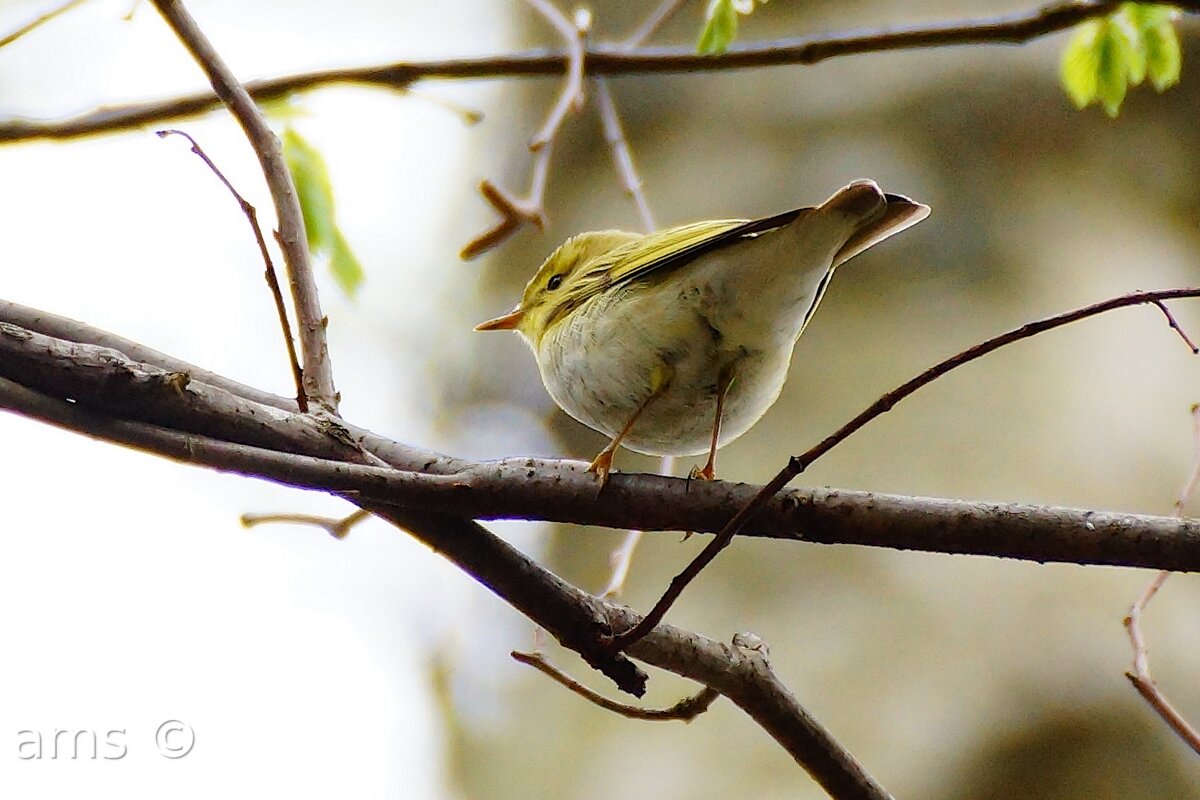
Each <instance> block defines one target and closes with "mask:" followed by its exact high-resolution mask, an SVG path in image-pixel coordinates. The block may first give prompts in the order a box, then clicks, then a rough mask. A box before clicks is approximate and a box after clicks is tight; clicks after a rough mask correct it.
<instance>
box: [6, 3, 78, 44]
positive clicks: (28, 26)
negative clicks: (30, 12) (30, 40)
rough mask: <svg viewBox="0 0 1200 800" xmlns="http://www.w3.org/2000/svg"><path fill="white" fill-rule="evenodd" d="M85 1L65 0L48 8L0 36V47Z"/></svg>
mask: <svg viewBox="0 0 1200 800" xmlns="http://www.w3.org/2000/svg"><path fill="white" fill-rule="evenodd" d="M85 2H87V0H67V2H65V3H60V4H59V5H57V6H56V7H54V8H52V9H50V10H49V11H47V12H45V13H44V14H42V15H40V16H38V17H36V18H34V19H31V20H30V21H29V22H26V23H25V24H24V25H22V26H21V27H19V28H17V29H16V30H15V31H13V32H12V33H9V34H7V35H5V36H0V47H4V46H5V45H8V44H12V43H13V42H15V41H16V40H17V39H20V38H21V37H22V36H24V35H25V34H27V33H29V32H30V31H33V30H36V29H37V28H39V27H41V26H42V25H44V24H45V23H47V22H49V21H50V20H52V19H54V18H55V17H57V16H58V15H59V14H63V13H65V12H67V11H70V10H71V9H72V8H74V7H75V6H81V5H83V4H84V3H85Z"/></svg>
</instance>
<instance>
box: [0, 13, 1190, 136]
mask: <svg viewBox="0 0 1200 800" xmlns="http://www.w3.org/2000/svg"><path fill="white" fill-rule="evenodd" d="M1119 5H1120V2H1117V1H1116V0H1104V1H1101V0H1097V1H1096V2H1071V1H1070V0H1065V1H1064V2H1055V3H1051V4H1049V5H1046V6H1043V7H1041V8H1037V9H1034V10H1031V11H1028V12H1022V13H1018V14H1008V15H1003V16H995V17H984V18H980V19H975V20H965V21H964V20H955V21H949V22H939V23H932V24H928V25H910V26H903V27H887V28H877V29H872V30H857V31H839V32H835V33H827V34H816V35H813V36H802V37H796V38H789V39H778V40H774V41H767V42H745V43H741V44H735V45H733V46H732V47H731V48H730V49H729V50H728V51H727V52H725V53H723V54H721V55H713V56H702V55H697V54H696V53H695V52H694V50H693V49H692V48H691V47H686V46H685V47H639V48H634V49H629V48H627V47H626V46H625V45H624V44H623V43H615V44H593V45H590V46H589V47H588V49H587V50H586V51H585V53H584V62H583V68H584V73H585V74H587V75H591V76H604V75H640V74H649V73H669V72H713V71H723V70H731V69H746V68H752V67H773V66H786V65H807V64H816V63H818V62H820V61H825V60H827V59H830V58H837V57H841V56H850V55H861V54H864V53H877V52H883V51H889V50H912V49H923V48H931V47H952V46H957V45H983V44H1002V45H1012V44H1021V43H1024V42H1027V41H1030V40H1032V39H1036V38H1038V37H1040V36H1045V35H1047V34H1051V33H1055V32H1057V31H1061V30H1064V29H1066V28H1070V27H1071V26H1073V25H1077V24H1078V23H1080V22H1083V21H1085V20H1088V19H1091V18H1092V17H1097V16H1102V15H1104V14H1108V13H1110V12H1112V11H1114V10H1115V9H1116V8H1117V6H1119ZM1172 5H1174V6H1176V7H1178V8H1181V9H1183V10H1185V11H1191V12H1195V11H1200V0H1183V2H1177V3H1173V4H1172ZM568 60H569V59H568V53H567V51H565V50H531V51H526V52H521V53H513V54H509V55H497V56H482V57H478V58H453V59H443V60H437V61H401V62H396V63H392V64H384V65H377V66H368V67H356V68H351V69H330V70H319V71H314V72H305V73H300V74H296V75H288V76H283V77H279V78H271V79H267V80H260V81H253V82H250V83H247V84H246V89H247V90H248V91H249V92H250V94H251V95H252V96H253V97H254V98H255V99H257V100H260V101H261V100H272V99H276V98H280V97H285V96H287V95H289V94H292V93H295V92H301V91H307V90H311V89H316V88H319V87H322V86H329V85H334V84H339V83H354V84H359V85H367V86H378V87H381V88H386V89H391V90H396V89H405V88H407V87H408V86H410V85H411V84H412V83H414V82H416V81H419V80H427V79H442V80H478V79H489V78H526V77H549V76H558V75H563V74H565V72H566V70H567V65H568ZM219 104H220V101H219V100H218V99H217V97H216V96H215V95H212V94H209V93H201V94H194V95H188V96H185V97H178V98H173V99H170V100H163V101H157V102H149V103H133V104H129V105H124V106H117V107H111V108H103V109H98V110H96V111H94V112H91V113H88V114H84V115H82V116H79V117H75V118H73V119H68V120H61V121H53V122H42V121H29V120H8V121H6V122H3V123H0V143H2V142H13V141H25V140H30V139H69V138H74V137H77V136H88V135H92V134H97V133H108V132H113V131H121V130H128V129H130V128H137V127H140V126H144V125H151V124H158V123H162V122H165V121H168V120H177V119H180V118H183V117H188V116H194V115H196V114H202V113H204V112H206V111H209V110H211V109H213V108H215V107H216V106H218V105H219Z"/></svg>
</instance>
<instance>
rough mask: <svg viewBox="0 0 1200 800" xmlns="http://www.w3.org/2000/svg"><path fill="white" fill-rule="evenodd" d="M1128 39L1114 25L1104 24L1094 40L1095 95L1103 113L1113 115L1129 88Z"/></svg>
mask: <svg viewBox="0 0 1200 800" xmlns="http://www.w3.org/2000/svg"><path fill="white" fill-rule="evenodd" d="M1127 42H1128V40H1127V39H1126V38H1125V36H1124V35H1123V34H1122V33H1121V32H1119V31H1118V30H1117V28H1116V26H1114V25H1109V24H1106V25H1105V28H1104V32H1103V34H1102V35H1101V37H1100V38H1099V39H1098V40H1097V42H1096V97H1098V98H1099V100H1100V103H1101V104H1102V105H1103V106H1104V113H1106V114H1108V116H1110V117H1115V116H1116V115H1117V113H1118V112H1119V111H1120V110H1121V103H1123V102H1124V101H1125V92H1126V90H1127V89H1128V88H1129V82H1128V80H1127V78H1128V75H1129V69H1128V63H1127V61H1126V46H1125V45H1126V44H1127Z"/></svg>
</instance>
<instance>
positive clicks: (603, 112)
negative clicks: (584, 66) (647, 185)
mask: <svg viewBox="0 0 1200 800" xmlns="http://www.w3.org/2000/svg"><path fill="white" fill-rule="evenodd" d="M595 84H596V108H597V110H598V111H599V112H600V122H601V124H602V125H603V126H604V139H605V141H607V142H608V146H609V147H610V148H611V150H612V159H613V165H614V166H615V167H616V168H617V174H618V175H619V176H620V178H621V186H622V187H623V188H624V189H625V193H626V194H627V195H629V197H630V199H631V200H633V204H634V205H635V206H636V207H637V210H638V215H639V216H640V217H641V218H642V226H643V227H644V228H645V229H646V230H647V231H653V230H655V229H656V228H657V227H658V226H657V225H655V224H654V213H653V212H652V211H651V210H650V203H649V202H647V200H646V193H645V191H643V189H642V179H641V178H639V177H638V174H637V170H636V169H635V168H634V166H633V156H632V155H631V154H630V152H629V143H628V142H627V141H626V139H625V131H623V130H622V129H621V119H620V117H619V116H618V115H617V106H616V104H615V103H614V102H613V97H612V90H611V89H609V87H608V81H606V80H604V79H603V78H597V79H596V80H595Z"/></svg>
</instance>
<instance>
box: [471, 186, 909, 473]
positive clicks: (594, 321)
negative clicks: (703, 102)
mask: <svg viewBox="0 0 1200 800" xmlns="http://www.w3.org/2000/svg"><path fill="white" fill-rule="evenodd" d="M928 215H929V207H928V206H926V205H923V204H921V203H918V202H915V201H913V200H910V199H909V198H907V197H904V196H902V195H897V194H885V193H884V192H883V191H881V190H880V188H879V187H878V186H877V185H876V184H875V182H874V181H870V180H856V181H854V182H853V183H850V184H849V185H848V186H845V187H844V188H842V189H840V190H838V191H837V192H835V193H834V195H833V196H832V197H830V198H829V199H828V200H826V201H825V202H824V203H822V204H821V205H819V206H815V207H808V208H798V209H794V210H792V211H786V212H784V213H782V214H777V215H775V216H772V217H766V218H763V219H757V220H742V219H730V220H710V221H705V222H695V223H692V224H689V225H680V226H677V227H672V228H667V229H665V230H661V231H658V232H656V233H650V234H640V233H629V232H626V231H616V230H609V231H598V232H594V233H582V234H579V235H578V236H574V237H572V238H570V239H568V240H567V241H566V242H564V243H563V244H562V245H560V246H559V247H558V249H556V250H555V251H554V252H553V253H551V254H550V257H549V258H547V259H546V261H545V262H544V263H543V264H542V265H541V267H540V268H538V271H537V273H536V274H535V275H534V276H533V279H532V280H531V281H530V282H529V284H528V285H527V286H526V287H525V293H524V296H523V297H522V298H521V302H520V303H519V304H518V305H517V307H516V308H514V309H513V310H512V311H511V312H509V313H508V314H505V315H503V316H500V317H496V318H495V319H492V320H488V321H487V322H483V323H481V324H479V325H478V326H476V328H475V330H479V331H494V330H516V331H518V332H519V333H520V334H521V336H522V337H523V338H524V339H525V341H526V342H527V343H528V344H529V346H530V347H531V348H532V349H533V354H534V357H535V358H536V359H537V364H538V369H539V371H540V372H541V377H542V382H543V383H544V384H545V385H546V389H547V391H548V392H549V393H550V396H551V397H552V398H553V399H554V402H556V403H557V404H558V405H559V406H560V407H561V408H562V409H563V410H564V411H566V412H567V413H568V414H569V415H571V416H572V417H574V418H575V419H577V420H579V421H580V422H582V423H583V424H585V425H587V426H589V427H591V428H594V429H595V430H598V431H600V432H601V433H604V434H605V435H607V436H609V437H611V441H610V442H609V444H608V446H607V447H605V448H604V449H603V450H602V451H600V453H599V455H597V456H596V458H595V459H594V460H593V461H592V463H591V466H590V467H589V470H590V471H591V472H594V473H596V474H597V475H598V476H599V478H600V481H601V485H603V483H604V481H605V480H606V479H607V476H608V474H609V472H610V470H611V469H612V462H613V455H614V454H615V453H616V450H617V448H618V447H621V446H624V447H627V448H629V449H630V450H634V451H637V452H639V453H648V454H651V455H673V456H693V455H700V454H702V453H705V452H707V453H708V460H707V462H706V463H705V465H704V467H702V468H700V469H698V470H693V473H692V474H693V475H694V476H696V477H701V478H707V479H712V478H714V477H715V470H716V453H717V449H718V448H720V447H722V446H724V445H726V444H728V443H729V442H732V441H733V440H734V439H737V438H738V437H739V436H741V435H742V434H743V433H745V432H746V431H747V430H749V429H750V428H751V427H752V426H753V425H754V423H756V422H758V420H759V419H761V418H762V416H763V414H765V413H766V411H767V409H769V408H770V407H771V405H772V404H773V403H774V402H775V400H776V399H777V398H778V397H779V393H780V391H781V390H782V389H783V384H784V380H785V379H786V378H787V371H788V366H789V364H790V362H791V357H792V349H793V347H794V346H795V344H796V340H797V339H798V338H799V337H800V334H801V333H803V332H804V328H805V326H806V325H808V322H809V320H810V319H812V315H813V311H814V310H816V307H817V305H818V304H819V303H820V302H821V298H822V297H823V296H824V294H825V289H826V288H827V287H828V285H829V279H830V277H831V276H832V274H833V271H834V269H836V268H837V267H838V266H839V265H841V264H843V263H844V262H846V261H848V260H850V259H851V258H853V257H854V256H856V255H858V254H859V253H861V252H862V251H864V250H866V249H867V248H869V247H871V246H872V245H875V244H878V243H879V242H881V241H883V240H884V239H886V238H888V237H889V236H892V235H893V234H896V233H899V232H900V231H902V230H904V229H905V228H908V227H910V226H912V225H915V224H916V223H918V222H920V221H921V220H923V219H924V218H925V217H926V216H928Z"/></svg>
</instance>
